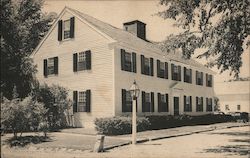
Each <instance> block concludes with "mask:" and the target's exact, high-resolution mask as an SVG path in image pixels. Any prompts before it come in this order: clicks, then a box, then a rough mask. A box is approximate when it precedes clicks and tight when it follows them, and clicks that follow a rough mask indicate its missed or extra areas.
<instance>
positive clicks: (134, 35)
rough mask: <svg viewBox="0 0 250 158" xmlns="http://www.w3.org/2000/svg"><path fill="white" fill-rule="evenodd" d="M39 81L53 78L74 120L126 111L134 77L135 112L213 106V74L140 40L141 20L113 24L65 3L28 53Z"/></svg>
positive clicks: (80, 123)
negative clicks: (66, 98) (65, 92)
mask: <svg viewBox="0 0 250 158" xmlns="http://www.w3.org/2000/svg"><path fill="white" fill-rule="evenodd" d="M32 57H33V60H34V63H35V64H36V65H37V69H38V73H37V75H36V77H37V79H38V80H39V82H40V83H47V84H48V85H51V84H58V85H60V86H63V87H65V88H67V89H68V90H69V97H70V98H71V99H72V100H73V101H74V105H73V108H72V110H73V114H74V120H75V123H74V126H76V127H93V125H94V124H93V120H94V119H95V118H100V117H111V116H118V115H130V114H131V109H132V108H131V104H132V101H131V97H130V94H129V92H128V90H129V88H130V86H131V85H132V83H133V81H134V80H136V82H137V84H138V85H139V87H140V90H141V93H140V96H139V98H138V100H137V114H138V115H179V114H187V115H204V114H208V113H211V112H213V97H214V89H213V76H212V75H213V74H214V72H213V71H211V70H210V69H208V68H206V67H204V66H203V65H202V64H200V63H198V62H196V61H194V60H192V59H190V60H185V59H183V58H182V57H181V55H179V54H175V53H169V54H166V53H163V52H162V51H161V49H159V47H158V46H157V44H154V43H153V42H150V41H148V40H146V24H145V23H143V22H141V21H138V20H135V21H131V22H127V23H124V24H123V29H119V28H116V27H114V26H111V25H109V24H107V23H105V22H102V21H100V20H98V19H95V18H93V17H91V16H89V15H86V14H84V13H81V12H79V11H77V10H74V9H71V8H68V7H65V8H64V9H63V11H62V12H61V13H60V15H59V17H58V19H57V20H55V22H54V24H53V25H52V27H51V28H50V30H49V32H48V33H47V35H46V36H45V37H44V39H43V40H42V41H41V42H40V44H39V45H38V46H37V48H36V49H35V51H34V52H33V54H32Z"/></svg>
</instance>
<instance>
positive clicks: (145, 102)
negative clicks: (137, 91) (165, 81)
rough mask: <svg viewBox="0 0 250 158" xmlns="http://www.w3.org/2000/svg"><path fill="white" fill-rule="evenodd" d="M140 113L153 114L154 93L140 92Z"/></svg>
mask: <svg viewBox="0 0 250 158" xmlns="http://www.w3.org/2000/svg"><path fill="white" fill-rule="evenodd" d="M142 112H154V93H153V92H151V93H146V92H144V91H142Z"/></svg>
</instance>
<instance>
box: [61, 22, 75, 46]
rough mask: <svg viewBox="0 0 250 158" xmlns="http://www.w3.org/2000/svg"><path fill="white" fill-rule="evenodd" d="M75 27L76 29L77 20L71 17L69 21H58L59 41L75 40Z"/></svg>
mask: <svg viewBox="0 0 250 158" xmlns="http://www.w3.org/2000/svg"><path fill="white" fill-rule="evenodd" d="M74 27H75V18H74V17H71V18H70V19H68V20H64V21H62V20H59V21H58V41H62V39H68V38H74V34H75V31H74Z"/></svg>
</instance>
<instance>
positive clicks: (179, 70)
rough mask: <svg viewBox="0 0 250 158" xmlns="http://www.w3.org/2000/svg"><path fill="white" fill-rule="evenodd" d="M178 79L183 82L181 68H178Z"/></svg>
mask: <svg viewBox="0 0 250 158" xmlns="http://www.w3.org/2000/svg"><path fill="white" fill-rule="evenodd" d="M178 79H179V81H181V66H178Z"/></svg>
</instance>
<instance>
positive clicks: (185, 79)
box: [178, 67, 187, 82]
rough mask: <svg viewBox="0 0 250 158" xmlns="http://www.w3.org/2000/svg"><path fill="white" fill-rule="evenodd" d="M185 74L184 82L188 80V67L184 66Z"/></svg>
mask: <svg viewBox="0 0 250 158" xmlns="http://www.w3.org/2000/svg"><path fill="white" fill-rule="evenodd" d="M178 71H179V70H178ZM183 74H184V82H186V81H187V68H186V67H184V73H183Z"/></svg>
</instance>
